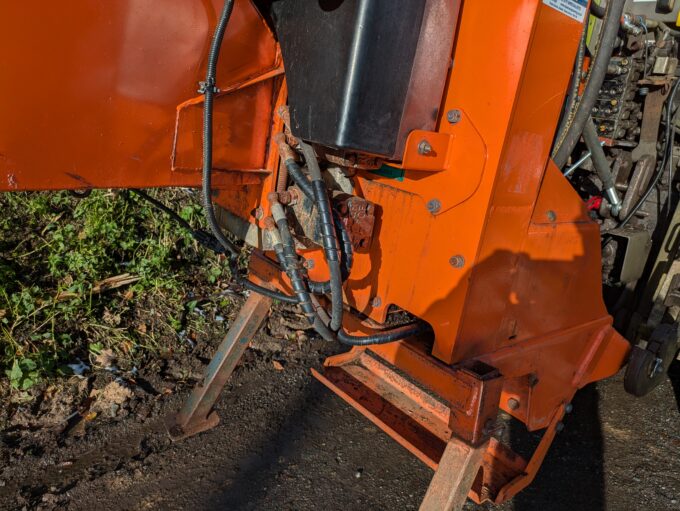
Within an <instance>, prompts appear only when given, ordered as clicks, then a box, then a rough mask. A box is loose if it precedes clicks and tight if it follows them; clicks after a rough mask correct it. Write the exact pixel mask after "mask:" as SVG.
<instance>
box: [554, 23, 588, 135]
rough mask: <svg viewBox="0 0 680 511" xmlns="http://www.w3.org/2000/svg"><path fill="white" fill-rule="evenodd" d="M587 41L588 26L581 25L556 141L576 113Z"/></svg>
mask: <svg viewBox="0 0 680 511" xmlns="http://www.w3.org/2000/svg"><path fill="white" fill-rule="evenodd" d="M587 39H588V25H587V24H586V25H583V35H582V36H581V41H580V42H579V45H578V52H577V53H576V61H575V62H574V70H573V72H572V74H571V84H570V85H569V99H568V101H567V105H566V107H565V108H564V112H563V114H562V119H561V120H560V124H559V126H558V128H557V131H556V133H557V135H556V137H555V138H556V140H561V139H562V138H563V137H564V134H565V133H566V130H567V127H568V126H569V123H570V122H571V121H572V120H573V117H574V114H575V113H576V112H575V110H576V105H577V103H578V97H579V91H580V89H581V79H582V74H583V61H584V60H585V57H586V46H587Z"/></svg>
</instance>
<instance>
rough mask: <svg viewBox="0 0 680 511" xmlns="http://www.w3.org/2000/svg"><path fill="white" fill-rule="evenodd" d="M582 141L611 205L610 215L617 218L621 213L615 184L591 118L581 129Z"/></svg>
mask: <svg viewBox="0 0 680 511" xmlns="http://www.w3.org/2000/svg"><path fill="white" fill-rule="evenodd" d="M583 140H584V141H585V143H586V146H587V147H588V150H589V151H590V154H591V158H592V161H593V167H595V172H597V175H598V177H599V178H600V181H602V188H603V189H604V192H605V193H606V194H607V198H608V199H609V204H611V211H612V215H614V216H617V215H618V214H619V211H621V199H620V198H619V194H618V192H617V191H616V183H614V177H613V176H612V172H611V169H610V168H609V162H608V161H607V157H606V156H605V154H604V149H602V145H601V144H600V138H599V137H598V136H597V130H596V129H595V124H594V123H593V119H592V118H588V122H586V125H585V126H584V128H583Z"/></svg>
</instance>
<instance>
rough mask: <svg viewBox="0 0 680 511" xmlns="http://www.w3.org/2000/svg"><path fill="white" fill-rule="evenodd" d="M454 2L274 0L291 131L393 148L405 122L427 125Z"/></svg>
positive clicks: (442, 75)
mask: <svg viewBox="0 0 680 511" xmlns="http://www.w3.org/2000/svg"><path fill="white" fill-rule="evenodd" d="M457 3H458V2H457V1H455V0H454V1H451V0H448V1H446V0H278V1H274V2H273V7H272V17H273V19H274V24H275V27H276V31H277V35H278V38H279V41H280V43H281V48H282V51H283V58H284V64H285V68H286V78H287V81H288V88H289V104H290V112H291V123H292V130H293V133H294V135H296V136H297V137H300V138H302V139H304V140H306V141H309V142H314V143H318V144H322V145H325V146H329V147H334V148H339V149H346V150H355V151H359V152H366V153H371V154H375V155H381V156H385V157H390V158H393V157H398V156H400V154H401V153H402V152H403V147H404V144H405V142H406V137H407V136H408V133H409V132H410V131H412V130H414V129H432V128H433V127H434V124H435V122H436V119H437V114H438V108H439V104H440V102H441V94H442V91H443V88H444V82H445V79H446V73H447V70H448V68H449V64H450V55H451V45H452V40H453V32H454V25H455V15H457V7H456V8H455V9H454V8H453V7H451V6H452V5H453V4H457ZM445 4H448V6H446V5H445ZM433 5H436V6H438V10H437V9H433V7H432V6H433ZM442 6H443V7H442ZM442 11H445V12H446V13H447V15H446V16H444V19H441V16H442ZM454 11H455V12H454ZM437 17H439V18H437ZM447 17H448V18H449V19H448V20H447V19H446V18H447ZM433 28H434V29H435V30H434V31H433ZM419 60H420V61H422V62H421V63H420V64H419ZM423 62H425V64H426V65H424V64H423ZM418 69H421V70H427V71H428V73H427V75H425V76H423V75H422V73H421V74H419V73H417V70H418ZM416 77H417V78H418V79H416Z"/></svg>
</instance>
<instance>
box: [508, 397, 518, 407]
mask: <svg viewBox="0 0 680 511" xmlns="http://www.w3.org/2000/svg"><path fill="white" fill-rule="evenodd" d="M508 408H510V410H517V409H518V408H519V400H518V399H515V398H514V397H511V398H510V399H508Z"/></svg>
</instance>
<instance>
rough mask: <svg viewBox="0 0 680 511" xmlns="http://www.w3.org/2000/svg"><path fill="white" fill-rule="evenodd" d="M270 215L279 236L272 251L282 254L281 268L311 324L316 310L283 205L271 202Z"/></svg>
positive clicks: (278, 254) (274, 240)
mask: <svg viewBox="0 0 680 511" xmlns="http://www.w3.org/2000/svg"><path fill="white" fill-rule="evenodd" d="M272 216H273V217H274V222H276V227H277V228H278V233H279V236H280V237H279V239H273V242H274V252H276V255H277V256H278V257H281V255H282V256H283V260H282V261H281V262H282V265H283V270H284V271H285V272H286V275H288V278H289V279H290V283H291V285H292V286H293V292H294V293H295V295H296V296H297V300H298V304H299V305H300V308H301V309H302V312H303V313H304V314H305V316H306V317H307V319H308V320H309V323H310V324H312V325H313V324H314V321H315V319H316V310H315V309H314V306H313V305H312V299H311V295H310V293H309V291H308V290H307V286H306V284H305V279H304V277H303V275H302V269H301V268H300V259H299V258H298V255H297V252H296V251H295V241H294V240H293V236H292V235H291V234H290V227H289V226H288V219H287V218H286V213H285V211H284V210H283V206H281V204H279V203H278V202H273V203H272ZM279 243H280V244H281V245H282V248H278V247H277V245H278V244H279Z"/></svg>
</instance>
